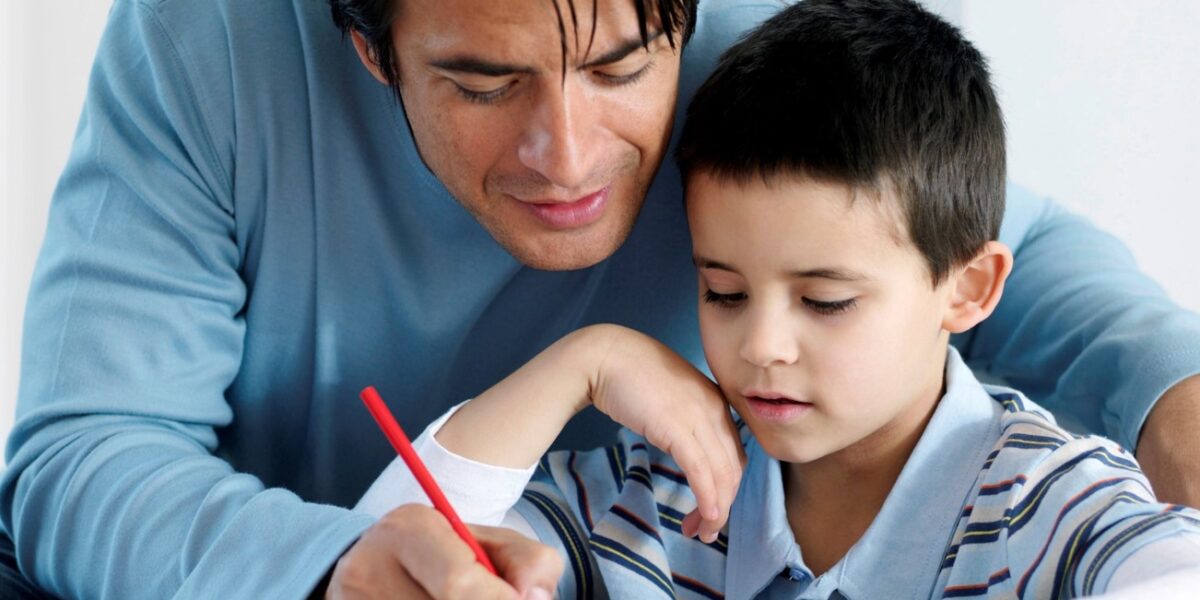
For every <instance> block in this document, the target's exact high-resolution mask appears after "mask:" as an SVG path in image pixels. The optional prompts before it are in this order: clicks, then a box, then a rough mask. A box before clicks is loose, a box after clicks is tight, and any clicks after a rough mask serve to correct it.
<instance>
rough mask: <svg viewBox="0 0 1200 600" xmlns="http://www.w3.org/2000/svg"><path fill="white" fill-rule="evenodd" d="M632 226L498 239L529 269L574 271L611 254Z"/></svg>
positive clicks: (627, 234) (594, 263)
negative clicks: (517, 238) (514, 238)
mask: <svg viewBox="0 0 1200 600" xmlns="http://www.w3.org/2000/svg"><path fill="white" fill-rule="evenodd" d="M632 229H633V224H632V223H630V224H629V225H628V226H627V227H621V228H620V229H618V230H615V231H614V230H613V228H612V227H611V226H610V227H609V228H606V229H593V230H587V231H578V232H567V231H556V232H540V235H537V234H534V235H527V236H524V237H523V238H522V239H521V240H519V241H518V240H511V239H510V240H504V239H499V238H497V241H499V242H500V245H501V246H503V247H504V249H505V250H507V251H508V253H509V254H511V255H512V257H513V258H515V259H517V261H518V262H520V263H521V264H523V265H525V266H526V267H529V268H531V269H538V270H540V271H575V270H579V269H586V268H588V267H591V266H594V265H596V264H597V263H599V262H601V261H603V260H604V259H606V258H608V257H610V256H612V255H613V254H614V253H615V252H616V251H617V249H619V248H620V247H621V244H623V243H625V239H626V238H628V237H629V232H630V231H631V230H632Z"/></svg>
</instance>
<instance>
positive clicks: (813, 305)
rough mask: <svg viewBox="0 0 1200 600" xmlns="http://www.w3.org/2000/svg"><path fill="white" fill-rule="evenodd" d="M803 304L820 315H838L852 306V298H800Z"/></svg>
mask: <svg viewBox="0 0 1200 600" xmlns="http://www.w3.org/2000/svg"><path fill="white" fill-rule="evenodd" d="M801 301H802V302H804V305H805V306H807V307H809V308H810V309H812V310H813V312H815V313H817V314H821V315H838V314H841V313H844V312H846V311H848V310H850V309H852V308H854V302H855V299H854V298H847V299H845V300H835V301H833V302H821V301H820V300H813V299H812V298H802V299H801Z"/></svg>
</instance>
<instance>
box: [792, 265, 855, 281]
mask: <svg viewBox="0 0 1200 600" xmlns="http://www.w3.org/2000/svg"><path fill="white" fill-rule="evenodd" d="M788 276H789V277H794V278H797V279H808V278H812V279H832V280H834V281H864V280H866V279H868V277H867V276H866V275H863V274H861V273H857V272H855V271H850V270H848V269H830V268H825V269H808V270H805V271H789V272H788Z"/></svg>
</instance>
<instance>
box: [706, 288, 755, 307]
mask: <svg viewBox="0 0 1200 600" xmlns="http://www.w3.org/2000/svg"><path fill="white" fill-rule="evenodd" d="M745 300H746V294H745V292H736V293H733V294H718V293H716V292H714V291H712V290H704V301H705V302H707V303H708V304H716V305H717V306H720V307H723V308H732V307H734V306H737V305H739V304H741V303H742V302H744V301H745Z"/></svg>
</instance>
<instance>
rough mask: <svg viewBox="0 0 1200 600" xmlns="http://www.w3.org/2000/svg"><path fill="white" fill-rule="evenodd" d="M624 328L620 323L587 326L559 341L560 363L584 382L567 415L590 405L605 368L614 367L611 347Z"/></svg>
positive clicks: (614, 354)
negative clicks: (560, 345) (561, 354)
mask: <svg viewBox="0 0 1200 600" xmlns="http://www.w3.org/2000/svg"><path fill="white" fill-rule="evenodd" d="M627 331H629V330H627V329H626V328H624V327H621V326H620V325H611V324H601V325H589V326H587V327H584V328H581V329H577V330H575V331H574V332H572V333H571V334H569V335H567V336H566V337H564V338H563V339H562V340H560V343H561V344H562V348H561V350H560V351H561V352H562V353H563V357H562V361H563V364H565V365H568V368H569V369H570V370H571V372H572V373H573V374H574V376H575V377H577V381H580V382H582V383H584V384H585V385H586V387H585V388H583V389H582V390H581V391H582V393H580V394H579V395H578V396H579V397H578V398H575V402H574V404H573V405H572V407H571V408H572V409H573V410H572V412H571V416H574V415H576V414H578V413H579V411H582V410H583V409H585V408H587V407H588V406H590V405H592V403H593V402H594V400H595V393H596V389H597V386H598V384H599V382H600V379H601V376H602V374H603V372H604V370H605V369H612V368H614V365H613V360H614V359H615V358H618V357H619V355H618V354H616V353H614V352H613V351H612V350H613V346H614V345H615V344H616V342H617V339H618V338H619V337H620V336H622V335H623V334H624V333H626V332H627Z"/></svg>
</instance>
